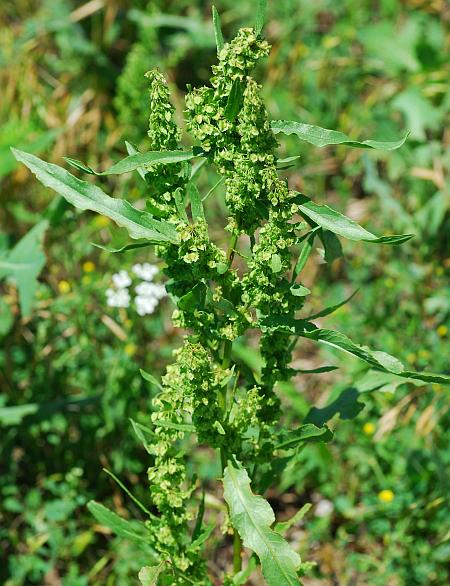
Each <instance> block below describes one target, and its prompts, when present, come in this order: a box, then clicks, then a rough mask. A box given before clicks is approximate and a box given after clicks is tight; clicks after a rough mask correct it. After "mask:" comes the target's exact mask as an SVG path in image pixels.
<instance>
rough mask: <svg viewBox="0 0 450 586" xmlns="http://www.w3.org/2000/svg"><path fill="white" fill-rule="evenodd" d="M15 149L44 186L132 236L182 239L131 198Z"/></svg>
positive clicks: (156, 241) (149, 238) (150, 238)
mask: <svg viewBox="0 0 450 586" xmlns="http://www.w3.org/2000/svg"><path fill="white" fill-rule="evenodd" d="M12 150H13V154H14V156H15V157H16V159H17V160H18V161H21V162H22V163H24V164H25V165H26V166H27V167H28V169H30V171H31V172H32V173H34V174H35V175H36V177H37V178H38V179H39V181H40V182H41V183H42V184H43V185H45V186H46V187H49V188H50V189H53V190H54V191H56V193H58V194H59V195H62V196H63V197H64V198H65V199H66V200H67V201H68V202H70V203H71V204H72V205H74V206H75V207H77V208H79V209H81V210H92V211H93V212H97V213H99V214H102V215H104V216H107V217H108V218H111V220H113V221H114V222H115V223H116V224H118V225H119V226H123V227H124V228H126V229H127V230H128V233H129V234H130V236H131V237H132V238H136V239H137V238H144V239H145V240H147V241H149V242H153V243H158V242H172V243H177V242H178V233H177V231H176V229H175V227H174V226H173V225H172V224H169V223H168V222H160V221H159V220H155V219H154V218H152V217H151V216H150V214H148V213H147V212H142V211H141V210H137V209H136V208H134V207H133V206H132V205H131V204H130V203H128V202H127V201H125V200H121V199H115V198H113V197H110V196H109V195H106V193H104V192H103V191H102V190H101V189H100V188H99V187H97V186H96V185H92V184H91V183H88V182H86V181H82V180H81V179H78V178H77V177H75V176H74V175H72V174H71V173H69V172H68V171H66V170H65V169H63V168H61V167H59V166H58V165H54V164H52V163H46V162H45V161H42V160H41V159H39V158H38V157H35V156H34V155H30V154H28V153H24V152H23V151H18V150H16V149H12Z"/></svg>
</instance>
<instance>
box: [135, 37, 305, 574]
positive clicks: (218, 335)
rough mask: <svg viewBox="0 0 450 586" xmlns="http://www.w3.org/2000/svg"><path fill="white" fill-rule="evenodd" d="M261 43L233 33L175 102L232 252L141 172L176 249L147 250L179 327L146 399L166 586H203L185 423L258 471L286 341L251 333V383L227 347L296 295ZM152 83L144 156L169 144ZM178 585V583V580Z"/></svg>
mask: <svg viewBox="0 0 450 586" xmlns="http://www.w3.org/2000/svg"><path fill="white" fill-rule="evenodd" d="M268 52H269V45H268V44H267V42H266V41H264V40H263V39H262V38H261V37H260V36H259V35H257V34H256V33H255V31H254V30H253V29H248V28H246V29H241V30H240V31H239V33H238V34H237V36H236V38H235V39H233V40H232V41H231V42H230V43H228V44H226V45H225V46H224V47H223V49H222V50H221V51H220V53H219V63H218V65H217V66H214V67H213V77H212V78H211V87H203V88H197V89H194V90H192V91H190V92H189V93H188V94H187V96H186V126H187V129H188V131H190V133H191V134H192V136H193V137H194V139H195V140H196V141H197V142H198V143H199V146H200V147H201V149H202V150H203V152H204V153H205V156H206V157H207V158H208V160H209V161H210V162H211V163H212V164H214V165H215V166H216V169H217V170H218V172H219V173H220V174H221V175H222V176H223V178H224V180H225V186H226V195H225V197H226V204H227V206H228V210H229V218H228V226H227V229H228V231H229V232H230V233H231V242H232V245H231V247H230V249H229V250H228V251H227V252H225V251H223V250H222V249H221V248H219V247H218V246H217V245H216V244H214V243H213V242H211V240H210V237H209V233H208V227H207V224H206V222H205V220H203V219H202V218H197V217H195V218H194V217H193V219H192V221H190V220H188V219H187V216H186V215H185V214H183V213H182V212H181V213H180V206H179V202H178V208H177V205H176V201H175V199H174V194H175V193H176V192H177V190H178V195H179V196H181V201H182V202H185V201H186V200H187V197H186V195H187V194H188V193H189V190H188V183H189V181H190V179H189V174H188V173H186V172H184V171H183V169H182V168H180V166H177V165H167V166H165V167H164V166H162V165H157V166H154V167H150V168H149V170H148V172H147V175H146V179H147V181H148V184H149V186H151V188H152V190H151V194H150V205H149V209H150V210H152V209H153V210H157V213H158V214H159V215H160V216H161V215H164V216H165V217H167V218H170V221H171V222H173V223H174V224H175V225H176V228H177V231H178V234H179V243H178V244H176V245H175V244H163V245H160V246H159V247H158V249H157V251H158V254H159V255H160V256H161V257H162V258H163V260H164V261H165V268H164V273H165V275H166V276H167V277H168V282H167V284H166V289H167V291H168V293H169V295H171V297H172V298H173V300H174V301H175V303H176V305H177V308H176V310H175V312H174V315H173V319H174V323H175V325H177V326H179V327H183V328H186V329H188V330H189V331H190V334H189V336H186V338H185V340H184V344H183V345H182V347H181V348H180V349H178V350H177V351H176V352H175V354H174V358H175V361H174V363H173V364H171V365H170V366H169V367H168V368H167V373H166V375H165V376H164V377H163V380H162V390H161V392H160V393H159V395H157V396H156V398H155V399H154V401H153V406H154V408H155V411H154V412H153V414H152V421H153V424H154V426H155V434H156V435H155V443H154V444H153V446H152V448H151V451H152V454H153V455H154V462H153V465H152V466H151V468H150V470H149V479H150V482H151V494H152V499H153V503H154V505H155V507H156V508H157V509H158V511H159V514H160V517H159V524H157V525H156V526H155V524H152V526H153V527H156V528H155V529H154V530H153V537H154V541H155V544H154V545H155V549H157V550H158V551H160V552H161V554H163V553H164V554H165V555H167V554H169V557H170V562H171V564H172V566H173V568H175V569H176V570H177V571H179V572H180V574H177V576H178V578H176V579H177V580H178V582H176V581H175V582H174V583H177V584H191V583H192V580H194V583H196V584H203V583H205V584H206V583H207V582H203V581H202V579H203V578H202V576H203V577H204V576H205V573H204V564H203V562H201V560H199V555H198V550H195V548H194V549H192V546H191V541H192V539H191V536H190V527H191V526H192V523H191V521H192V518H193V510H192V508H191V506H190V503H191V502H192V500H193V499H192V498H191V497H192V496H193V494H192V493H193V490H194V488H195V487H193V484H192V482H191V480H192V479H191V478H189V473H188V469H187V465H186V462H185V459H184V456H183V455H182V452H181V446H182V443H183V441H184V442H186V441H187V437H186V434H187V433H188V432H190V430H191V428H190V427H189V426H193V429H195V434H196V436H197V440H198V442H199V443H201V444H206V445H209V446H211V447H213V448H217V449H219V450H220V452H221V456H222V460H224V459H226V458H229V457H231V456H232V455H234V456H236V457H237V458H238V459H239V460H241V461H243V462H245V461H251V462H252V463H257V464H258V465H261V467H262V468H263V467H264V464H265V462H267V461H268V460H270V457H271V455H272V454H273V450H274V442H273V437H274V433H275V428H276V426H277V425H278V421H279V399H278V397H277V396H276V394H275V392H274V386H275V383H276V382H277V381H278V380H282V379H284V378H287V377H289V376H290V375H291V372H292V371H291V369H289V366H288V365H289V362H290V360H291V352H290V349H289V343H288V338H287V336H286V334H284V333H280V332H271V331H262V332H261V338H260V351H261V357H262V360H263V364H262V370H261V376H260V378H259V379H258V380H256V379H255V377H254V375H252V374H251V373H249V372H248V371H246V369H245V368H244V366H243V365H241V364H240V363H239V360H237V361H235V364H234V366H233V367H232V368H230V366H231V363H232V361H233V359H234V358H233V356H232V343H233V342H234V341H235V340H236V339H237V338H238V337H239V336H242V335H244V334H245V332H246V331H247V330H248V329H249V328H258V323H259V319H260V318H261V317H264V316H268V315H278V316H294V314H295V312H296V311H297V310H298V309H299V308H301V307H302V304H303V297H301V296H299V295H298V294H296V285H295V283H293V282H292V279H290V278H289V274H290V271H291V256H292V253H291V249H292V246H293V245H295V244H296V242H297V236H296V234H295V225H294V224H293V223H291V222H292V217H293V215H294V214H295V213H296V212H297V211H298V209H297V206H296V203H295V195H294V193H292V192H290V190H289V188H288V186H287V184H286V182H284V181H282V180H281V179H279V177H278V173H277V157H276V152H275V149H276V147H277V143H276V140H275V137H274V135H273V133H272V131H271V127H270V122H269V119H268V114H267V111H266V108H265V106H264V103H263V101H262V99H261V97H260V87H259V85H258V84H257V83H256V81H255V80H254V79H253V78H252V77H251V75H250V73H251V71H252V69H253V68H254V66H255V65H256V63H257V61H258V60H259V59H260V58H262V57H264V56H266V55H267V54H268ZM148 77H149V80H150V83H151V90H150V95H151V116H150V128H151V131H150V133H149V134H150V138H151V140H152V146H153V148H160V149H172V150H173V149H177V148H179V145H178V143H179V131H178V130H177V129H176V126H175V125H174V122H173V107H172V106H171V104H170V101H169V92H168V88H167V86H166V84H165V81H164V79H163V77H162V76H161V74H160V73H158V72H152V73H151V74H149V75H148ZM242 234H245V235H247V236H248V237H249V238H250V242H251V243H252V246H251V251H250V252H251V254H250V256H249V257H248V258H247V260H246V263H247V267H246V271H243V272H242V270H241V272H239V273H238V271H237V270H236V269H235V268H233V267H232V261H233V254H234V252H233V248H234V247H235V246H236V242H237V239H238V238H239V236H241V235H242ZM183 580H184V581H183Z"/></svg>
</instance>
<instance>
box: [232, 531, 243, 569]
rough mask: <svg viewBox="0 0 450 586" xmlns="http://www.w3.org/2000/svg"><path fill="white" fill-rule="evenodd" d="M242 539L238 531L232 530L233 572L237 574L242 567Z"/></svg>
mask: <svg viewBox="0 0 450 586" xmlns="http://www.w3.org/2000/svg"><path fill="white" fill-rule="evenodd" d="M241 549H242V541H241V537H240V535H239V533H238V532H237V531H236V529H235V530H234V537H233V572H234V573H235V574H237V573H238V572H240V571H241V569H242V557H241Z"/></svg>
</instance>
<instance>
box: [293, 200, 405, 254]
mask: <svg viewBox="0 0 450 586" xmlns="http://www.w3.org/2000/svg"><path fill="white" fill-rule="evenodd" d="M297 203H298V204H299V208H300V213H301V214H302V215H303V216H306V217H307V218H309V219H310V220H312V221H313V222H314V224H317V225H318V226H321V227H322V228H325V229H326V230H329V231H330V232H333V233H334V234H338V235H339V236H343V237H344V238H348V239H349V240H356V241H358V240H364V241H365V242H372V243H374V244H402V243H403V242H406V241H407V240H410V239H411V238H413V236H414V235H413V234H400V235H392V236H381V237H380V238H379V237H378V236H375V234H372V232H369V231H368V230H366V229H365V228H363V227H362V226H360V225H359V224H357V223H356V222H355V221H354V220H351V219H350V218H347V216H344V215H343V214H341V213H340V212H338V211H336V210H334V209H333V208H330V207H329V206H327V205H323V204H317V203H314V202H313V201H311V200H310V199H309V197H307V196H306V195H303V194H300V193H299V194H298V198H297Z"/></svg>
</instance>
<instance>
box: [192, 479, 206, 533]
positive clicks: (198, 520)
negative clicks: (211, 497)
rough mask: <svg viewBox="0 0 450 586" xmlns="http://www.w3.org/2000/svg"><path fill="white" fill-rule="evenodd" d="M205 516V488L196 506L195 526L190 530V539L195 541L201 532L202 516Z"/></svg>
mask: <svg viewBox="0 0 450 586" xmlns="http://www.w3.org/2000/svg"><path fill="white" fill-rule="evenodd" d="M204 516H205V490H204V489H203V492H202V500H201V501H200V505H199V507H198V513H197V518H196V519H195V526H194V529H193V531H192V541H195V540H196V539H197V537H199V536H200V534H201V532H202V525H203V517H204Z"/></svg>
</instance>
